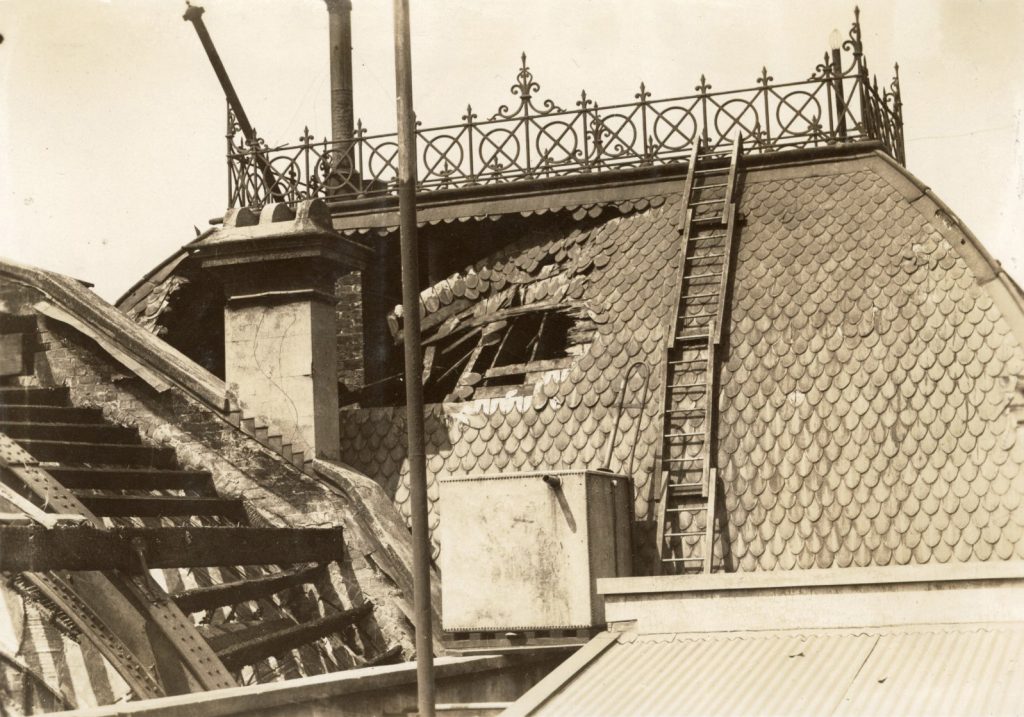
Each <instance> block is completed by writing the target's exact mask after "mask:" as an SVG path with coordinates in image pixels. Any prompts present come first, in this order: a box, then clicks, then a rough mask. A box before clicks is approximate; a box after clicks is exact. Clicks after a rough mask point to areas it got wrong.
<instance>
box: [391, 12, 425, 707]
mask: <svg viewBox="0 0 1024 717" xmlns="http://www.w3.org/2000/svg"><path fill="white" fill-rule="evenodd" d="M394 16H395V17H394V21H395V85H396V93H395V100H396V103H397V108H398V212H399V225H400V232H401V239H400V242H401V253H402V307H403V310H404V311H403V313H404V316H403V334H404V338H405V340H404V342H403V343H404V346H405V410H406V425H407V426H408V433H409V452H408V454H409V483H410V485H409V493H410V496H411V498H412V506H411V507H412V545H413V554H412V561H413V583H414V593H415V613H416V688H417V690H416V691H417V706H418V709H419V715H420V717H434V652H433V650H434V644H433V643H434V641H433V635H432V633H433V624H432V617H433V613H432V611H431V607H430V535H429V533H428V530H427V462H426V452H425V449H424V431H423V347H422V346H421V345H420V281H419V276H420V268H419V248H418V241H417V237H416V119H415V116H414V114H413V107H412V57H411V55H412V53H411V50H410V42H409V0H394Z"/></svg>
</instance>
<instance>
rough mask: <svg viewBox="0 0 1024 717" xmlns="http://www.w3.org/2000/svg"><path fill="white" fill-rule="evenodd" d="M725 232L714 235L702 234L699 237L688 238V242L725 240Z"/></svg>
mask: <svg viewBox="0 0 1024 717" xmlns="http://www.w3.org/2000/svg"><path fill="white" fill-rule="evenodd" d="M725 236H726V234H725V232H718V233H715V234H703V235H701V236H699V237H690V241H697V240H701V239H723V238H725Z"/></svg>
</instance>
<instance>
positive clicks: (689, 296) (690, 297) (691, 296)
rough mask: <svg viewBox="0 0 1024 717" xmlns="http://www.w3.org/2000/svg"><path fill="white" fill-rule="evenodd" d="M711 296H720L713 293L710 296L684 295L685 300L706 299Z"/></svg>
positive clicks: (715, 292)
mask: <svg viewBox="0 0 1024 717" xmlns="http://www.w3.org/2000/svg"><path fill="white" fill-rule="evenodd" d="M710 296H719V293H718V292H717V291H713V292H711V293H710V294H683V298H684V299H706V298H708V297H710Z"/></svg>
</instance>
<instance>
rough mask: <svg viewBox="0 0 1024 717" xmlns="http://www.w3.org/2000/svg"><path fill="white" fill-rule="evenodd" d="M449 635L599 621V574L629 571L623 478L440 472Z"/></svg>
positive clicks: (627, 489) (628, 495) (628, 505)
mask: <svg viewBox="0 0 1024 717" xmlns="http://www.w3.org/2000/svg"><path fill="white" fill-rule="evenodd" d="M440 486H441V503H440V505H441V525H440V539H441V585H442V621H443V623H444V629H445V630H446V631H449V632H470V631H473V632H477V631H498V630H541V629H575V628H585V627H591V626H597V625H602V624H603V623H604V602H603V599H602V598H601V597H600V596H599V595H597V592H596V581H597V579H598V578H605V577H615V576H619V577H622V576H627V575H630V574H631V570H632V551H631V544H630V531H631V520H632V501H633V495H632V488H631V483H630V480H629V479H628V478H626V477H624V476H620V475H614V474H611V473H605V472H600V471H583V470H561V471H544V472H532V473H506V474H501V475H475V476H451V477H447V478H441V481H440Z"/></svg>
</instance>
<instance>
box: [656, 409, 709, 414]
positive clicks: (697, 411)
mask: <svg viewBox="0 0 1024 717" xmlns="http://www.w3.org/2000/svg"><path fill="white" fill-rule="evenodd" d="M706 410H707V409H706V408H670V409H668V410H667V411H665V413H703V412H704V411H706Z"/></svg>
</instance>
